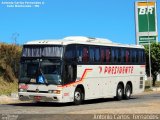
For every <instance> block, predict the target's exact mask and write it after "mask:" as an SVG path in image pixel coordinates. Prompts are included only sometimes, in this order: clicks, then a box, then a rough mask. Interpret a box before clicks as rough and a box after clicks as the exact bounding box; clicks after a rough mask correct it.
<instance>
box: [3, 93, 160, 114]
mask: <svg viewBox="0 0 160 120" xmlns="http://www.w3.org/2000/svg"><path fill="white" fill-rule="evenodd" d="M16 102H17V101H15V103H10V104H0V113H1V114H11V113H12V114H42V113H43V114H102V113H103V114H105V113H118V114H124V113H125V114H126V113H132V114H133V113H147V114H148V113H158V114H160V92H147V93H143V94H141V95H136V96H133V97H132V98H131V99H130V100H122V101H116V100H114V99H111V98H110V99H96V100H88V101H85V103H84V104H83V105H79V106H74V105H72V104H71V103H67V104H56V103H41V104H36V103H25V102H21V103H16Z"/></svg>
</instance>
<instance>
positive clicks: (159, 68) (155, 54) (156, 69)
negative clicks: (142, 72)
mask: <svg viewBox="0 0 160 120" xmlns="http://www.w3.org/2000/svg"><path fill="white" fill-rule="evenodd" d="M150 48H151V74H152V78H153V86H155V82H156V78H157V75H158V74H159V73H160V43H153V44H151V47H150ZM145 54H146V73H147V75H149V46H148V45H145Z"/></svg>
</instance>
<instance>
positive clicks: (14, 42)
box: [12, 32, 19, 45]
mask: <svg viewBox="0 0 160 120" xmlns="http://www.w3.org/2000/svg"><path fill="white" fill-rule="evenodd" d="M17 37H19V33H17V32H15V33H13V34H12V39H13V44H14V45H16V44H17Z"/></svg>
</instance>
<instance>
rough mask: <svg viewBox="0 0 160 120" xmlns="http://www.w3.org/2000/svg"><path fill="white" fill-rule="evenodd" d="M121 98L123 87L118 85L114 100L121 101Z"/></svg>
mask: <svg viewBox="0 0 160 120" xmlns="http://www.w3.org/2000/svg"><path fill="white" fill-rule="evenodd" d="M122 98H123V87H122V85H121V84H119V85H118V86H117V93H116V99H117V100H122Z"/></svg>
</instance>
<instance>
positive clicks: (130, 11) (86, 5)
mask: <svg viewBox="0 0 160 120" xmlns="http://www.w3.org/2000/svg"><path fill="white" fill-rule="evenodd" d="M135 1H138V0H0V16H1V17H0V42H5V43H14V40H15V39H16V43H17V44H20V45H22V44H24V43H26V42H27V41H32V40H41V39H62V38H64V37H67V36H87V37H98V38H107V39H109V40H111V41H113V42H117V43H124V44H135V43H136V42H135V41H136V40H135V34H136V33H135V15H134V2H135ZM4 2H26V3H25V4H23V5H25V7H24V6H23V7H12V6H11V5H12V3H8V4H7V3H4ZM27 2H41V3H39V4H32V7H27V5H31V4H27ZM14 5H22V4H20V3H14ZM35 5H36V6H35ZM37 5H39V6H37ZM157 14H158V18H159V17H160V0H157ZM158 31H160V18H159V19H158Z"/></svg>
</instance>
